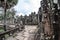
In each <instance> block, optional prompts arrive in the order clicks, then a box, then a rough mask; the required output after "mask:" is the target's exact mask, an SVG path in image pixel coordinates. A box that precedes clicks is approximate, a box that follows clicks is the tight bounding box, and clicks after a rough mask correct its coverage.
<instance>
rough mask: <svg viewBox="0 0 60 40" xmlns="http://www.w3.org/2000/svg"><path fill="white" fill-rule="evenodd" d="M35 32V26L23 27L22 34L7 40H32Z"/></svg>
mask: <svg viewBox="0 0 60 40" xmlns="http://www.w3.org/2000/svg"><path fill="white" fill-rule="evenodd" d="M36 32H37V25H25V29H24V30H23V31H22V32H19V33H17V36H16V37H15V38H13V37H9V38H8V39H7V40H34V35H35V33H36Z"/></svg>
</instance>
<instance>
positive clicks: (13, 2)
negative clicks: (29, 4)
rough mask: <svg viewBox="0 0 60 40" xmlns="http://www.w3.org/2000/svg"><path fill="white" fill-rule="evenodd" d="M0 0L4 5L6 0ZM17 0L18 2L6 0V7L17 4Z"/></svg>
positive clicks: (0, 4)
mask: <svg viewBox="0 0 60 40" xmlns="http://www.w3.org/2000/svg"><path fill="white" fill-rule="evenodd" d="M0 2H1V3H0V6H1V7H4V5H5V1H4V0H0ZM17 2H18V0H7V2H6V8H7V9H9V8H11V7H13V6H15V5H16V4H17Z"/></svg>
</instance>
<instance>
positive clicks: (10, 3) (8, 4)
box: [0, 0, 18, 31]
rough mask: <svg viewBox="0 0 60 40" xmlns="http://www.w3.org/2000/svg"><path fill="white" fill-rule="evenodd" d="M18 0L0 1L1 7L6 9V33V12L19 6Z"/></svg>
mask: <svg viewBox="0 0 60 40" xmlns="http://www.w3.org/2000/svg"><path fill="white" fill-rule="evenodd" d="M17 1H18V0H0V7H3V8H4V12H5V13H4V17H5V18H4V30H5V31H6V11H7V9H10V8H11V7H13V6H15V5H16V4H17Z"/></svg>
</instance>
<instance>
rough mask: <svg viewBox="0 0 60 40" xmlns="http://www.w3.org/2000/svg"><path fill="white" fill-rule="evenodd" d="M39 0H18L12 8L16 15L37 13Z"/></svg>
mask: <svg viewBox="0 0 60 40" xmlns="http://www.w3.org/2000/svg"><path fill="white" fill-rule="evenodd" d="M40 1H41V0H18V3H17V5H16V6H15V7H14V8H15V10H16V11H17V12H16V15H25V14H26V15H29V14H30V13H31V12H34V11H35V12H36V13H37V12H38V9H39V7H40Z"/></svg>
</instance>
